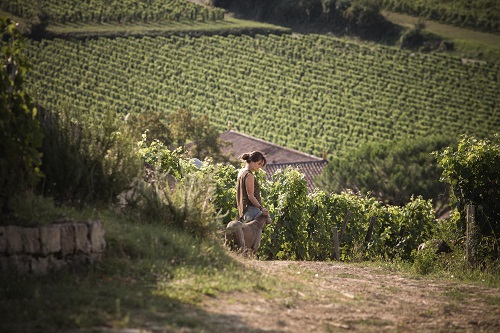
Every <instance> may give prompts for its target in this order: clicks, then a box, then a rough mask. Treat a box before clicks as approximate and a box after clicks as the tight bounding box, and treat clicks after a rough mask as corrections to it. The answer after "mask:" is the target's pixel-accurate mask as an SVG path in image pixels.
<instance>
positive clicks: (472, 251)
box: [465, 205, 477, 266]
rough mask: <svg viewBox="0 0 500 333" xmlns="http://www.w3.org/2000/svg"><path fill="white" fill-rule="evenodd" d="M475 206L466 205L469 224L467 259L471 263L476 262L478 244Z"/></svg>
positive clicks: (467, 229)
mask: <svg viewBox="0 0 500 333" xmlns="http://www.w3.org/2000/svg"><path fill="white" fill-rule="evenodd" d="M475 210H476V208H475V206H474V205H467V207H466V215H467V216H466V218H467V226H466V249H465V256H466V257H467V261H468V262H469V264H471V265H473V266H474V265H475V264H476V244H477V226H476V217H475Z"/></svg>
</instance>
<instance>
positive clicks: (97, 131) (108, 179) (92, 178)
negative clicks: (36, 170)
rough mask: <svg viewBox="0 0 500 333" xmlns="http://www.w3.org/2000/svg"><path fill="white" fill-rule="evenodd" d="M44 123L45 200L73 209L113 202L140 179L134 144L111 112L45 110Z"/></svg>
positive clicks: (121, 122) (138, 159)
mask: <svg viewBox="0 0 500 333" xmlns="http://www.w3.org/2000/svg"><path fill="white" fill-rule="evenodd" d="M41 123H42V128H43V132H44V134H45V139H44V141H43V153H44V155H43V164H42V170H43V172H44V174H45V175H46V178H45V180H44V182H43V183H42V184H41V188H40V190H41V192H42V193H43V194H44V195H48V196H53V197H54V198H55V199H57V200H58V201H60V202H68V203H72V204H75V205H79V204H84V203H95V202H108V203H109V202H113V201H114V200H115V199H116V197H117V195H118V194H119V193H121V192H122V191H124V190H127V189H129V188H130V186H131V183H132V181H133V180H134V179H135V178H137V177H138V176H139V173H140V172H141V170H142V169H141V161H140V158H139V157H138V156H137V153H136V152H135V147H134V145H135V144H134V139H133V138H132V137H131V136H130V135H128V132H127V129H126V127H125V126H124V122H123V120H122V119H121V118H118V117H117V116H116V114H114V113H113V112H112V111H110V110H105V111H104V112H102V113H97V112H96V113H94V112H89V113H86V114H83V113H79V112H74V111H70V110H69V109H63V110H61V111H59V112H51V111H45V112H43V115H42V121H41Z"/></svg>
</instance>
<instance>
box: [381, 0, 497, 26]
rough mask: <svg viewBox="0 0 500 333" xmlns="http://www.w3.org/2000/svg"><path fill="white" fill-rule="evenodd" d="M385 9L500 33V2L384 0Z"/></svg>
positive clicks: (487, 0) (492, 0)
mask: <svg viewBox="0 0 500 333" xmlns="http://www.w3.org/2000/svg"><path fill="white" fill-rule="evenodd" d="M382 4H383V6H384V7H385V8H387V9H389V10H393V11H397V12H403V13H407V14H410V15H414V16H422V17H426V18H429V19H433V20H437V21H441V22H444V23H448V24H454V25H457V26H463V27H468V28H475V29H480V30H484V31H491V32H500V1H498V0H474V1H469V0H446V1H443V0H382Z"/></svg>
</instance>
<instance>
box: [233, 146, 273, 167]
mask: <svg viewBox="0 0 500 333" xmlns="http://www.w3.org/2000/svg"><path fill="white" fill-rule="evenodd" d="M238 158H239V159H242V160H244V161H246V162H247V163H250V162H258V161H264V163H263V164H262V166H265V165H266V163H267V161H266V158H265V157H264V154H262V153H261V152H260V151H257V150H256V151H252V152H251V153H244V154H242V155H240V157H238Z"/></svg>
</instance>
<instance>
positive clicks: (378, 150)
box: [316, 136, 453, 216]
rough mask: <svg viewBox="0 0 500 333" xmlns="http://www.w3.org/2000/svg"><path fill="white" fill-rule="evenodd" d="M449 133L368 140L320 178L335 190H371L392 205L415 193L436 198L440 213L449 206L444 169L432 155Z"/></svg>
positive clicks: (336, 160)
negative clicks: (410, 137)
mask: <svg viewBox="0 0 500 333" xmlns="http://www.w3.org/2000/svg"><path fill="white" fill-rule="evenodd" d="M452 142H453V140H451V139H448V138H446V137H434V136H431V137H426V138H420V139H411V140H410V139H407V140H400V141H396V142H394V141H383V142H373V143H366V144H364V145H362V146H360V147H359V148H358V149H356V150H352V151H350V152H348V153H347V154H346V155H344V156H338V157H335V158H334V159H333V160H332V161H330V163H329V164H328V165H327V167H326V168H325V170H324V171H323V173H322V174H321V176H320V177H318V179H317V180H316V183H317V185H318V186H319V187H320V188H323V189H325V190H328V191H331V192H337V193H338V192H341V191H345V190H352V191H354V192H361V193H368V192H371V195H373V196H374V197H376V198H378V199H379V200H381V201H383V202H385V203H387V204H391V205H404V204H406V203H407V202H408V201H409V200H410V198H411V197H412V196H418V195H421V196H423V197H424V198H426V199H433V201H434V205H435V208H436V215H438V216H439V215H441V214H442V213H443V212H444V211H446V210H447V209H448V205H447V203H448V197H447V194H446V189H447V187H446V186H443V184H442V183H441V182H439V177H440V175H441V172H442V171H441V170H440V168H439V167H438V165H437V163H436V161H435V159H434V158H433V156H432V155H431V153H432V152H433V151H436V150H439V149H442V148H444V147H447V146H449V145H450V144H451V143H452Z"/></svg>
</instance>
